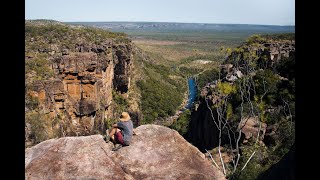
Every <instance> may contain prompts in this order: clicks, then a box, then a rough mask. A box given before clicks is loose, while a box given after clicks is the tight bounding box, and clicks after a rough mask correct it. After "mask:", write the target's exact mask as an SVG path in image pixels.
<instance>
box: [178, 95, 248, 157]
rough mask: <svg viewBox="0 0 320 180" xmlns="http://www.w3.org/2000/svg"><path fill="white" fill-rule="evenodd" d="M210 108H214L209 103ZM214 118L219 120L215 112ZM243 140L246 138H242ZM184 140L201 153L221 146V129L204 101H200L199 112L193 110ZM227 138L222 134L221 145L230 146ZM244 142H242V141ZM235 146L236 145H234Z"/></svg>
mask: <svg viewBox="0 0 320 180" xmlns="http://www.w3.org/2000/svg"><path fill="white" fill-rule="evenodd" d="M209 106H212V104H210V101H209ZM212 112H213V116H214V118H215V119H217V114H216V111H215V110H213V111H212ZM241 137H242V138H243V137H244V136H241ZM184 138H185V139H186V140H187V141H189V142H190V143H191V144H193V145H194V146H196V147H197V148H198V149H199V150H200V151H201V152H206V151H205V149H207V150H209V149H213V148H215V147H218V145H219V129H218V128H217V126H216V124H215V123H214V120H213V119H212V116H211V112H210V110H209V109H208V107H207V104H206V102H205V100H204V99H202V100H201V101H200V104H199V107H198V108H197V110H195V109H193V110H192V113H191V120H190V123H189V129H188V132H187V133H186V135H185V136H184ZM229 142H230V141H229V139H228V137H227V136H225V135H224V134H222V139H221V145H224V144H229ZM240 142H242V140H240ZM233 146H234V144H233Z"/></svg>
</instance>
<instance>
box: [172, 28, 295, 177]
mask: <svg viewBox="0 0 320 180" xmlns="http://www.w3.org/2000/svg"><path fill="white" fill-rule="evenodd" d="M294 65H295V41H294V34H280V35H263V36H258V35H255V36H252V37H251V38H249V39H248V40H247V41H246V42H245V43H243V45H241V46H239V47H237V48H235V49H233V50H232V51H230V53H229V56H228V58H227V59H226V60H225V62H224V63H223V64H222V65H221V69H220V70H219V71H213V73H212V74H210V76H212V77H204V76H202V75H205V74H202V75H199V77H198V81H199V80H200V81H201V82H202V81H203V83H201V84H204V87H202V89H201V92H200V96H199V102H198V104H197V105H196V106H195V107H194V109H193V110H192V111H191V113H190V114H189V115H188V116H187V118H183V119H178V121H177V123H178V122H179V121H181V120H183V121H190V122H189V123H185V122H180V125H181V124H182V126H178V128H180V129H183V128H185V127H186V126H187V129H188V130H187V132H185V131H186V130H183V132H184V133H185V134H184V136H185V138H186V139H187V140H188V141H189V142H191V143H192V144H193V145H195V146H197V147H198V148H199V149H200V150H201V151H203V152H206V151H205V150H209V152H211V153H213V157H214V158H215V157H216V159H215V161H216V162H217V161H218V162H219V163H218V164H219V165H220V168H222V169H223V168H225V169H226V173H227V175H228V176H229V177H230V178H231V179H256V178H257V177H258V175H259V174H260V173H261V172H263V171H265V170H266V169H268V168H269V167H270V166H271V165H273V164H275V163H277V162H278V161H279V160H280V159H281V158H282V157H283V156H284V155H285V154H286V153H287V152H289V149H290V147H291V146H292V145H293V144H294V141H295V71H294ZM212 78H214V79H213V80H212ZM206 80H210V81H209V82H206ZM175 129H177V128H175ZM177 130H178V131H179V132H180V131H181V130H179V129H177ZM219 137H221V138H219ZM218 147H220V153H221V154H222V156H223V158H222V159H223V160H224V166H222V164H221V163H220V155H219V154H220V153H219V151H218ZM251 156H252V158H251V159H250V162H249V163H248V164H246V162H247V161H248V160H249V158H250V157H251ZM245 165H246V167H245V168H244V169H243V170H242V171H241V169H242V168H243V167H244V166H245ZM288 168H289V169H290V168H292V167H288ZM288 172H289V171H288ZM290 172H292V171H290ZM290 176H291V177H292V175H288V177H290Z"/></svg>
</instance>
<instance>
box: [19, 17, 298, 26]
mask: <svg viewBox="0 0 320 180" xmlns="http://www.w3.org/2000/svg"><path fill="white" fill-rule="evenodd" d="M25 20H53V21H58V22H62V23H81V22H89V23H90V22H92V23H104V22H111V23H177V24H221V25H257V26H293V27H295V25H279V24H248V23H243V24H242V23H208V22H177V21H79V20H77V21H60V20H55V19H44V18H38V19H25Z"/></svg>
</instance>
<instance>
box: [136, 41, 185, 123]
mask: <svg viewBox="0 0 320 180" xmlns="http://www.w3.org/2000/svg"><path fill="white" fill-rule="evenodd" d="M134 59H135V63H134V67H135V70H134V71H136V72H137V73H136V74H137V75H136V77H134V78H133V82H134V83H133V84H135V85H133V87H134V89H136V91H137V92H138V94H139V96H137V97H140V103H139V106H140V108H141V119H140V120H141V121H140V122H139V123H140V124H148V123H153V122H154V121H155V120H156V119H164V118H166V117H168V116H170V115H174V113H175V112H176V111H177V110H178V108H179V106H180V105H181V103H182V101H183V98H184V97H183V95H184V93H185V92H186V90H187V89H186V88H187V80H186V78H184V77H183V76H181V74H179V73H178V72H177V71H176V70H175V69H172V68H170V67H168V66H164V65H161V64H160V65H159V64H157V63H155V61H157V59H153V58H152V57H150V56H149V55H148V53H146V52H144V51H143V50H141V49H140V48H139V47H137V46H135V50H134ZM137 99H138V98H137Z"/></svg>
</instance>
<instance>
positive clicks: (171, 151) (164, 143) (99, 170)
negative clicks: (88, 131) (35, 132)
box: [25, 125, 225, 180]
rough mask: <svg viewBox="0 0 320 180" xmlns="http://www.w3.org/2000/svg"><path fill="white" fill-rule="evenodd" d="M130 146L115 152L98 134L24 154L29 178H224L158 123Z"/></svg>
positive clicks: (48, 143)
mask: <svg viewBox="0 0 320 180" xmlns="http://www.w3.org/2000/svg"><path fill="white" fill-rule="evenodd" d="M135 132H136V134H137V135H136V136H133V139H132V143H131V144H130V146H125V147H122V148H121V149H119V150H118V151H116V152H114V151H111V148H112V143H111V142H110V143H105V142H104V141H103V138H102V136H101V135H91V136H82V137H65V138H60V139H50V140H47V141H44V142H41V143H40V144H38V145H36V146H34V147H32V148H27V149H26V150H25V177H26V179H28V180H32V179H210V180H211V179H225V178H224V176H223V174H222V173H221V172H220V171H219V170H218V169H217V168H215V167H214V166H213V165H212V164H211V162H210V161H209V160H208V159H206V158H205V155H204V154H202V153H201V152H200V151H199V150H198V149H197V148H195V147H194V146H192V145H191V144H189V143H188V142H187V141H186V140H184V139H183V138H182V137H181V136H180V135H179V134H178V132H176V131H174V130H172V129H169V128H166V127H163V126H158V125H143V126H139V127H138V128H136V129H135Z"/></svg>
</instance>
